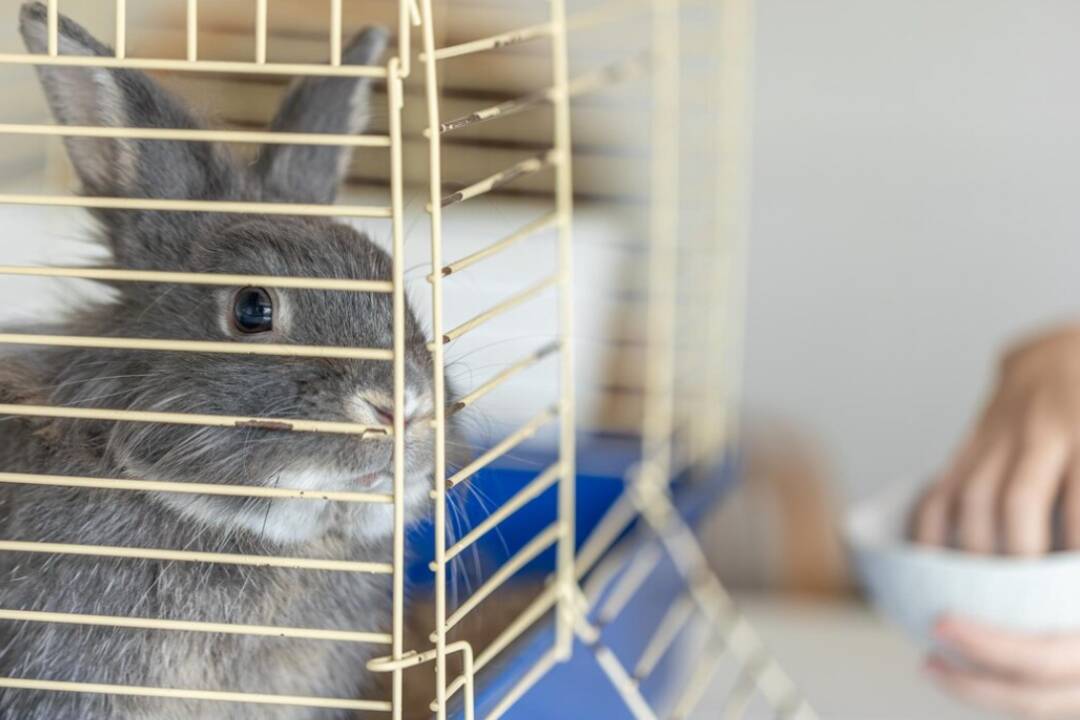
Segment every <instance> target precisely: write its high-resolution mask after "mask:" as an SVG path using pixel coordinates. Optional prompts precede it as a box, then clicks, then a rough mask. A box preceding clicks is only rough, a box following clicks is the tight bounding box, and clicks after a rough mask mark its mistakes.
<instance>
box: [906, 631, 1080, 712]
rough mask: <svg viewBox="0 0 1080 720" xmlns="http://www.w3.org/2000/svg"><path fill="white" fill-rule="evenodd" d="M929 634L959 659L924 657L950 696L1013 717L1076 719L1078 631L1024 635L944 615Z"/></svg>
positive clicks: (1078, 701) (1079, 709)
mask: <svg viewBox="0 0 1080 720" xmlns="http://www.w3.org/2000/svg"><path fill="white" fill-rule="evenodd" d="M934 634H935V636H936V638H937V639H938V640H939V641H940V642H941V643H942V644H943V645H944V646H946V647H947V648H949V649H950V650H952V651H953V652H954V653H955V654H956V656H957V657H958V658H959V659H962V661H963V662H958V661H956V660H948V659H946V658H944V657H943V656H941V655H931V656H930V657H929V658H928V659H927V662H926V668H927V671H928V672H929V673H930V675H931V677H933V678H934V679H935V680H936V681H937V682H938V684H940V685H941V686H942V687H944V688H945V689H946V690H948V691H949V692H951V693H953V694H954V695H957V696H958V697H960V698H962V699H964V700H966V701H968V702H970V703H972V704H974V705H978V706H980V707H984V708H986V709H988V710H992V711H995V712H999V713H1005V714H1007V715H1009V716H1013V717H1020V718H1038V719H1040V720H1051V719H1062V720H1064V718H1080V633H1062V634H1056V633H1055V634H1025V633H1018V632H1012V631H1006V630H1001V629H997V628H992V627H989V626H986V625H983V624H981V623H976V622H973V621H970V620H964V619H962V618H957V617H945V618H942V619H941V620H939V621H938V623H937V624H936V626H935V628H934Z"/></svg>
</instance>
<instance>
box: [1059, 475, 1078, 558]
mask: <svg viewBox="0 0 1080 720" xmlns="http://www.w3.org/2000/svg"><path fill="white" fill-rule="evenodd" d="M1061 519H1062V538H1061V539H1062V542H1063V543H1064V545H1065V548H1066V549H1067V550H1080V459H1078V458H1074V459H1073V462H1072V466H1071V467H1070V468H1069V469H1068V471H1067V472H1066V473H1065V480H1064V487H1063V488H1062V493H1061Z"/></svg>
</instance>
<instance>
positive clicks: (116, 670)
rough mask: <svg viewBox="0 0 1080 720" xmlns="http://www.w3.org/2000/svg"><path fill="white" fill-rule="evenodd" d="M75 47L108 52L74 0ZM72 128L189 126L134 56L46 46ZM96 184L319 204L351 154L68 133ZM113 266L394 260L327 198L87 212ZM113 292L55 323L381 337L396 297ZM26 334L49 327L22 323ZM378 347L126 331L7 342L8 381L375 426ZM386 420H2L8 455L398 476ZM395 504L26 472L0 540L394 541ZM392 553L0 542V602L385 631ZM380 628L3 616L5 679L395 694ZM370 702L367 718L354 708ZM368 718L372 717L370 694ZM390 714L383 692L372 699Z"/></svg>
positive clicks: (324, 84)
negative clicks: (80, 547)
mask: <svg viewBox="0 0 1080 720" xmlns="http://www.w3.org/2000/svg"><path fill="white" fill-rule="evenodd" d="M19 29H20V31H21V33H22V37H23V39H24V41H25V43H26V45H27V47H28V48H29V49H30V51H32V52H37V53H43V52H45V50H46V46H47V11H46V7H45V5H44V4H43V3H39V2H32V3H27V4H25V5H24V6H23V7H22V10H21V15H20V24H19ZM385 45H386V34H385V32H384V31H382V30H381V29H376V28H368V29H366V30H364V31H363V32H361V33H360V34H359V35H358V36H357V37H356V38H355V39H354V40H353V41H352V42H351V44H350V45H349V46H348V48H347V50H346V51H345V53H344V56H343V62H345V63H349V64H373V63H375V62H378V61H379V59H380V57H381V56H382V54H383V52H384V48H385ZM59 51H60V53H61V54H64V55H99V56H106V55H112V51H111V50H110V49H109V48H108V47H106V46H105V45H103V44H102V43H101V42H99V41H98V40H96V39H95V38H93V37H91V36H90V35H89V34H88V33H87V31H86V30H85V29H83V28H82V27H81V26H79V25H78V24H76V23H74V22H73V21H71V20H70V19H68V18H66V17H61V18H60V20H59ZM37 72H38V76H39V79H40V81H41V84H42V86H43V88H44V90H45V94H46V96H47V99H48V102H49V105H50V107H51V109H52V112H53V114H54V115H55V117H56V120H57V121H58V122H59V123H61V124H66V125H94V126H113V127H151V128H199V127H202V125H201V124H200V123H199V122H198V121H197V120H196V119H195V118H194V117H193V115H192V114H191V113H190V112H189V111H188V110H187V109H186V108H185V107H184V105H183V104H182V103H181V102H180V101H178V100H177V99H176V98H174V97H172V96H171V95H169V94H168V93H167V92H166V91H165V90H164V89H162V88H161V87H159V85H158V84H157V83H155V82H154V81H153V80H151V79H150V78H149V77H147V76H146V75H144V74H143V73H140V72H136V71H133V70H129V69H106V68H94V67H89V66H57V65H40V66H37ZM370 85H371V81H370V80H369V79H358V78H344V77H334V78H325V77H318V78H316V77H312V78H309V79H305V80H303V81H301V82H299V83H298V84H296V85H295V86H294V87H293V88H292V89H291V90H290V91H289V92H288V94H287V96H286V97H285V100H284V102H283V105H282V107H281V109H280V110H279V112H278V113H277V116H276V117H275V119H274V120H273V128H274V129H276V130H282V131H294V132H335V133H353V132H359V131H360V130H361V129H362V127H363V125H364V124H365V122H366V120H367V116H368V114H369V98H370V90H371V88H370ZM65 142H66V146H67V150H68V154H69V156H70V158H71V160H72V164H73V165H74V167H75V170H76V172H77V175H78V177H79V180H80V182H81V185H82V191H83V192H84V193H85V194H88V195H95V196H116V197H135V198H185V199H200V200H241V201H250V200H270V201H281V202H303V203H329V202H332V201H333V200H334V197H335V194H336V188H337V185H338V184H339V182H340V180H341V178H342V175H343V172H344V169H345V166H346V164H347V161H348V157H349V156H348V151H347V150H343V149H341V148H338V147H332V146H311V145H308V146H299V145H281V144H269V145H266V146H264V147H262V148H261V149H260V153H259V155H258V158H257V160H256V161H255V162H253V163H251V164H249V165H242V164H241V163H239V162H237V161H235V160H234V159H233V158H232V157H231V156H230V154H229V153H228V151H227V148H224V147H222V146H219V145H217V144H213V143H208V142H176V141H163V140H132V139H112V138H108V139H103V138H86V137H69V138H66V139H65ZM95 216H96V218H97V220H98V224H99V226H100V238H101V241H102V242H103V243H104V244H105V245H106V247H107V249H108V250H109V251H110V254H111V258H112V261H113V264H115V266H116V267H120V268H131V269H142V270H178V271H185V272H215V273H239V274H252V275H290V276H307V277H320V278H361V279H384V280H386V279H390V277H391V261H390V258H389V257H388V255H387V254H386V253H385V252H384V251H383V250H381V249H379V248H378V247H377V246H376V245H375V244H374V243H373V242H372V241H371V240H370V239H369V238H368V237H367V236H365V235H364V234H361V233H359V232H357V231H356V230H354V229H352V228H351V227H349V226H346V225H344V224H340V223H336V222H334V221H331V220H329V219H323V218H313V217H293V216H276V217H267V216H258V215H250V214H224V213H189V212H167V211H144V210H98V211H96V212H95ZM111 293H112V294H111V297H110V299H108V300H104V301H98V302H90V301H85V300H73V302H72V305H73V307H72V308H71V310H70V312H69V313H68V314H67V316H66V317H65V318H62V319H61V320H60V321H58V323H57V324H56V326H54V327H49V328H46V330H47V332H49V333H55V334H71V335H91V336H115V337H133V338H173V339H192V340H217V341H231V342H237V343H261V342H268V341H269V342H278V343H295V344H303V345H340V346H349V347H384V348H389V347H392V338H393V335H392V298H391V296H390V295H389V294H387V293H362V292H331V291H313V290H302V289H268V288H240V287H221V286H207V285H191V284H186V285H185V284H158V283H152V282H116V283H113V284H112V285H111ZM35 330H36V331H41V328H40V327H39V328H35ZM406 335H407V340H406V354H407V361H406V377H407V382H406V384H407V387H406V396H407V401H406V412H407V415H408V417H407V422H408V426H407V427H408V429H407V439H406V447H407V453H406V455H407V457H406V463H407V471H406V472H407V479H406V493H405V494H406V498H405V505H406V513H407V516H408V517H409V518H417V517H419V516H420V514H421V511H422V508H424V507H425V505H426V503H427V496H428V493H429V491H430V489H431V476H432V460H431V458H432V443H433V440H432V431H431V429H430V426H429V423H428V422H426V421H421V419H422V418H425V417H429V416H430V414H431V412H432V407H433V405H432V403H433V398H432V362H431V358H430V355H429V353H428V351H427V349H426V344H425V333H424V332H423V330H422V328H421V327H420V325H419V323H418V321H417V320H416V318H415V316H414V315H413V313H412V311H411V309H410V310H409V311H407V318H406ZM391 390H392V364H391V363H389V362H385V361H370V360H364V361H359V360H352V359H344V360H343V359H323V358H297V357H281V356H255V355H235V354H212V353H191V352H160V351H141V350H140V351H136V350H116V349H67V348H52V349H35V350H22V351H9V352H8V353H7V354H6V355H5V356H4V362H3V364H2V370H0V402H4V403H14V402H19V403H31V404H43V405H51V406H68V407H91V408H93V407H108V408H119V409H133V410H152V411H164V412H185V413H203V414H224V415H238V416H244V417H283V418H288V417H295V418H310V419H320V420H334V421H343V422H359V423H366V424H382V423H388V422H390V420H391V419H392V413H393V404H392V402H391V398H392V393H391ZM391 463H392V441H391V440H390V439H388V438H386V437H377V438H371V437H368V438H365V439H358V438H357V437H356V436H348V435H329V434H318V433H305V432H280V431H275V430H273V429H263V428H257V427H245V428H237V429H234V428H215V427H205V426H195V425H179V424H148V423H134V422H111V421H90V420H73V419H62V418H52V419H49V418H34V419H31V418H27V417H10V418H6V419H5V420H4V422H3V423H2V424H0V470H4V471H14V472H26V473H44V474H52V475H68V476H93V477H120V478H133V479H136V478H137V479H146V478H148V479H154V480H167V481H181V482H201V483H229V484H236V485H260V486H280V487H287V488H299V489H327V490H350V489H351V490H372V491H378V492H389V491H391V489H392V488H391V467H392V465H391ZM392 533H393V517H392V506H391V505H389V504H357V503H340V502H327V501H322V500H308V499H303V500H301V499H278V500H267V499H265V498H262V499H251V498H239V497H224V496H208V495H194V494H179V493H167V492H155V493H148V492H136V491H127V490H105V489H86V488H60V487H50V486H36V485H6V484H5V485H2V486H0V538H2V539H5V540H27V541H42V542H57V543H80V544H87V545H105V546H129V547H145V548H168V549H185V550H193V551H207V552H224V553H244V554H265V555H280V556H293V557H310V558H330V559H346V560H371V561H378V562H390V561H391V559H392ZM390 603H391V587H390V576H389V575H372V574H361V573H350V572H333V571H314V570H299V569H287V568H267V567H250V566H248V567H245V566H241V565H232V564H227V563H215V564H205V563H195V562H183V561H175V562H164V561H156V560H141V559H126V558H123V559H121V558H108V557H93V556H74V555H65V554H40V553H26V552H3V553H0V608H5V609H19V610H38V611H52V612H68V613H71V612H73V613H86V614H94V615H108V616H130V617H138V618H166V619H175V620H194V621H213V622H228V623H242V624H251V625H276V626H290V627H318V628H331V629H344V630H366V631H375V632H389V629H390ZM388 652H389V647H388V646H386V645H381V644H370V643H356V642H336V641H325V640H306V639H304V640H298V639H286V638H280V637H265V636H261V637H258V636H250V635H243V634H218V633H205V632H195V631H176V630H140V629H118V628H112V627H91V626H86V625H80V624H57V623H43V622H12V621H0V676H4V677H23V678H37V679H45V680H74V681H81V682H89V683H110V684H117V683H118V684H124V685H139V686H151V687H166V688H184V689H205V690H227V691H239V692H254V693H272V694H277V695H303V696H324V697H333V698H366V699H385V697H386V696H385V693H383V692H382V691H380V690H379V688H378V683H377V682H376V679H375V678H374V677H373V675H372V674H371V673H368V672H367V671H366V670H365V664H366V662H367V660H368V659H370V658H371V657H374V656H376V655H384V654H387V653H388ZM361 715H362V716H363V714H362V713H361ZM372 715H373V716H375V715H376V714H375V713H372ZM377 716H379V717H382V716H383V713H381V712H380V713H377ZM341 717H356V711H349V710H333V709H318V708H316V709H308V708H303V707H299V706H296V705H273V704H262V705H248V704H242V703H229V702H218V701H203V700H198V701H196V700H183V699H164V698H152V697H138V696H123V695H116V694H107V693H106V694H102V693H81V692H44V691H39V690H27V689H5V690H0V718H3V719H5V720H84V719H89V718H93V719H97V718H124V719H133V718H145V719H149V718H153V719H154V720H171V719H180V718H183V719H190V718H237V719H242V718H259V719H267V718H269V719H273V718H290V719H292V718H341Z"/></svg>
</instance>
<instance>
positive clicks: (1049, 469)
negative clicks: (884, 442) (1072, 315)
mask: <svg viewBox="0 0 1080 720" xmlns="http://www.w3.org/2000/svg"><path fill="white" fill-rule="evenodd" d="M1059 498H1060V510H1061V517H1062V521H1063V523H1062V528H1061V530H1062V536H1061V542H1062V543H1063V544H1064V546H1065V547H1067V548H1070V549H1080V327H1071V328H1065V329H1059V330H1057V331H1055V332H1052V333H1050V334H1047V335H1043V336H1040V337H1038V338H1036V339H1034V340H1031V341H1028V342H1025V343H1023V344H1021V345H1019V346H1017V347H1016V348H1015V349H1013V350H1011V351H1010V352H1008V353H1007V354H1006V355H1005V357H1004V359H1003V361H1002V363H1001V369H1000V373H999V377H998V381H997V386H996V388H995V390H994V392H993V395H992V397H991V399H990V402H989V403H988V404H987V406H986V409H985V410H984V412H983V414H982V416H981V417H980V419H979V421H978V422H977V423H976V424H975V428H974V430H973V432H972V433H971V435H970V437H969V439H968V440H967V442H965V443H964V444H963V446H962V447H961V449H960V451H959V452H958V453H957V455H956V457H955V459H954V460H953V462H952V464H951V466H950V467H949V469H948V470H947V471H946V472H945V473H944V474H943V475H942V476H941V478H940V479H939V480H938V481H937V482H935V483H934V484H933V485H932V486H931V487H930V489H929V490H927V492H926V493H925V494H924V495H923V497H922V499H921V501H920V503H919V505H918V507H917V509H916V512H915V517H914V518H913V534H914V538H915V540H916V541H917V542H920V543H924V544H928V545H947V544H955V545H957V546H958V547H960V548H962V549H964V550H969V551H972V552H980V553H991V552H995V551H998V550H1002V551H1004V552H1007V553H1010V554H1016V555H1037V554H1041V553H1045V552H1047V551H1049V550H1050V549H1051V547H1052V545H1053V537H1052V536H1053V522H1052V518H1053V511H1054V506H1055V502H1056V501H1058V499H1059Z"/></svg>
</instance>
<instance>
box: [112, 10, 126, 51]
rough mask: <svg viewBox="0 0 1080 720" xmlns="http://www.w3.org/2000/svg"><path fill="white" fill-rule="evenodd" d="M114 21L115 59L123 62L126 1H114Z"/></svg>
mask: <svg viewBox="0 0 1080 720" xmlns="http://www.w3.org/2000/svg"><path fill="white" fill-rule="evenodd" d="M115 21H116V28H115V31H114V35H115V40H114V42H115V43H116V59H117V60H123V59H124V56H125V55H127V0H116V11H115Z"/></svg>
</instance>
